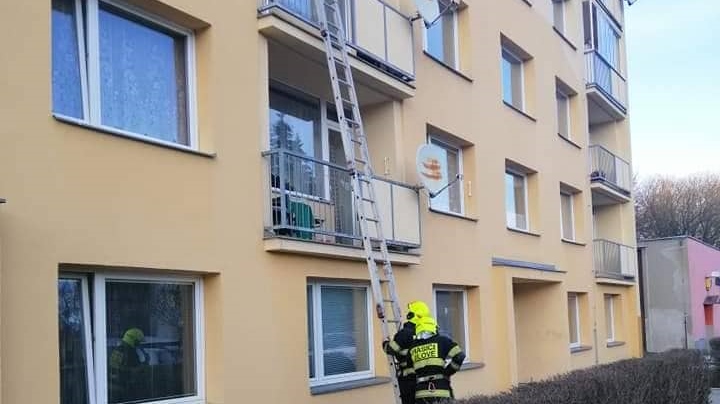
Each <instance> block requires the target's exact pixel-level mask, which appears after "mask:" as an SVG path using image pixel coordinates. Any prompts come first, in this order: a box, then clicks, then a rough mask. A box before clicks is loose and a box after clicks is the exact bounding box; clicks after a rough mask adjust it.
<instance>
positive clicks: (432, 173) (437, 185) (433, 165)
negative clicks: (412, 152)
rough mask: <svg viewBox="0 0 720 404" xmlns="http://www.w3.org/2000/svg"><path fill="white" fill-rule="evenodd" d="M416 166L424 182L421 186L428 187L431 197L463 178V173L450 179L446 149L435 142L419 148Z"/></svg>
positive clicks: (421, 180)
mask: <svg viewBox="0 0 720 404" xmlns="http://www.w3.org/2000/svg"><path fill="white" fill-rule="evenodd" d="M415 166H416V169H417V173H418V177H419V178H420V182H421V183H422V186H420V187H419V188H420V189H422V188H425V189H427V191H428V194H429V195H430V198H431V199H432V198H435V197H437V196H438V195H440V194H441V193H442V192H443V191H445V190H446V189H448V188H450V187H451V186H452V185H453V184H455V183H456V182H458V181H461V180H462V178H463V177H462V174H457V175H455V178H453V179H452V181H450V179H449V178H448V168H447V158H446V156H445V149H443V148H441V147H439V146H436V145H434V144H423V145H421V146H420V147H419V148H418V151H417V156H416V158H415Z"/></svg>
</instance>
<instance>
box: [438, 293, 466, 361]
mask: <svg viewBox="0 0 720 404" xmlns="http://www.w3.org/2000/svg"><path fill="white" fill-rule="evenodd" d="M437 292H460V293H462V304H463V329H464V334H465V335H464V341H455V342H457V343H458V344H460V347H461V348H462V350H463V352H464V353H465V361H464V362H463V363H465V362H469V361H470V325H469V323H468V321H469V318H470V317H469V316H468V293H467V288H462V287H446V286H435V287H433V315H434V316H435V318H436V319H437V313H438V311H437V310H438V303H437Z"/></svg>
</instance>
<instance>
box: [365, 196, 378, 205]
mask: <svg viewBox="0 0 720 404" xmlns="http://www.w3.org/2000/svg"><path fill="white" fill-rule="evenodd" d="M362 200H363V202H370V203H375V200H374V199H370V198H366V197H364V196H363V197H362Z"/></svg>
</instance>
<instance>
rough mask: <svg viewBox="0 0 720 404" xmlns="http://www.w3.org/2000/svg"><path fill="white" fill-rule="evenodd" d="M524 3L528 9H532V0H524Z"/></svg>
mask: <svg viewBox="0 0 720 404" xmlns="http://www.w3.org/2000/svg"><path fill="white" fill-rule="evenodd" d="M522 2H523V3H525V4H527V6H528V7H532V3H531V2H530V0H522Z"/></svg>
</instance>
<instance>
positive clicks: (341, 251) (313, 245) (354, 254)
mask: <svg viewBox="0 0 720 404" xmlns="http://www.w3.org/2000/svg"><path fill="white" fill-rule="evenodd" d="M264 244H265V251H268V252H274V253H289V254H299V255H310V256H314V257H325V258H334V259H341V260H350V261H362V262H365V251H364V250H363V249H362V248H359V247H351V246H339V245H335V244H323V243H318V242H313V241H303V240H295V239H288V238H281V237H274V238H268V239H265V240H264ZM375 260H376V261H378V262H379V261H380V260H381V256H380V252H379V251H375ZM390 262H392V264H393V265H398V266H408V265H418V264H420V255H419V254H403V253H398V252H390Z"/></svg>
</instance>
